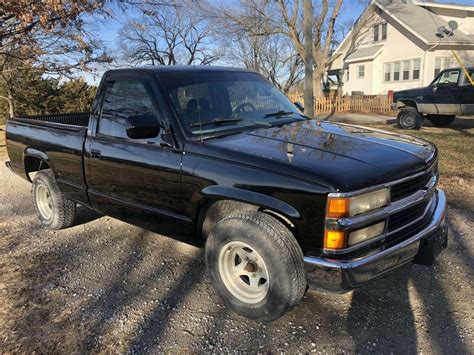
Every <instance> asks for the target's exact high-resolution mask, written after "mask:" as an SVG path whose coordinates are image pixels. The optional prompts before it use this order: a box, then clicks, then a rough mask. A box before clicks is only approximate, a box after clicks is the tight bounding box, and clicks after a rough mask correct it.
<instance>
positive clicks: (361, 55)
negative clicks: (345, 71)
mask: <svg viewBox="0 0 474 355" xmlns="http://www.w3.org/2000/svg"><path fill="white" fill-rule="evenodd" d="M382 48H383V44H380V45H378V46H372V47H366V48H360V49H358V50H357V51H355V52H353V53H351V54H349V55H348V56H347V57H346V62H347V61H355V60H361V59H373V58H374V57H375V56H377V54H379V52H380V51H381V50H382Z"/></svg>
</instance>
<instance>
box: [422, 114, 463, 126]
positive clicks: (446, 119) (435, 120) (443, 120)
mask: <svg viewBox="0 0 474 355" xmlns="http://www.w3.org/2000/svg"><path fill="white" fill-rule="evenodd" d="M426 118H427V119H428V120H429V121H430V122H431V123H432V124H433V126H436V127H446V126H449V125H450V124H451V123H452V122H453V121H454V119H455V118H456V116H452V115H428V116H426Z"/></svg>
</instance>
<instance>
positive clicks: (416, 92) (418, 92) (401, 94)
mask: <svg viewBox="0 0 474 355" xmlns="http://www.w3.org/2000/svg"><path fill="white" fill-rule="evenodd" d="M426 91H427V88H426V87H423V88H416V89H407V90H401V91H396V92H395V93H394V94H393V100H394V102H396V101H397V100H399V99H404V98H412V97H417V96H423V95H426Z"/></svg>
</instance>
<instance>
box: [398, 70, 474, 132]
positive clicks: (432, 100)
mask: <svg viewBox="0 0 474 355" xmlns="http://www.w3.org/2000/svg"><path fill="white" fill-rule="evenodd" d="M467 72H468V74H469V76H470V77H471V78H474V68H472V67H471V68H467ZM393 106H394V108H395V109H398V110H400V111H399V113H398V116H397V123H398V126H399V127H401V128H404V129H420V128H421V126H422V125H423V121H424V118H426V119H427V120H428V121H430V122H431V123H432V124H433V125H435V126H438V127H446V126H448V125H449V124H451V122H453V121H454V119H455V118H456V116H474V85H472V84H471V81H470V80H469V78H468V77H467V76H466V75H465V72H464V70H463V69H461V68H451V69H446V70H443V71H442V72H441V73H439V75H438V76H437V77H436V78H435V79H434V80H433V81H432V83H431V84H430V85H429V86H427V87H425V88H418V89H410V90H403V91H397V92H395V93H394V95H393Z"/></svg>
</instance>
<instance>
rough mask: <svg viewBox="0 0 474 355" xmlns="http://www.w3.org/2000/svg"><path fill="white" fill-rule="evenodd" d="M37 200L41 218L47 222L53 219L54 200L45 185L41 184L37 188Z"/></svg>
mask: <svg viewBox="0 0 474 355" xmlns="http://www.w3.org/2000/svg"><path fill="white" fill-rule="evenodd" d="M35 198H36V206H37V207H38V211H39V213H40V214H41V217H43V218H44V219H45V220H50V219H51V218H53V200H52V198H51V195H50V193H49V190H48V188H47V187H46V186H45V185H43V184H40V185H38V186H37V187H36V192H35Z"/></svg>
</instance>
